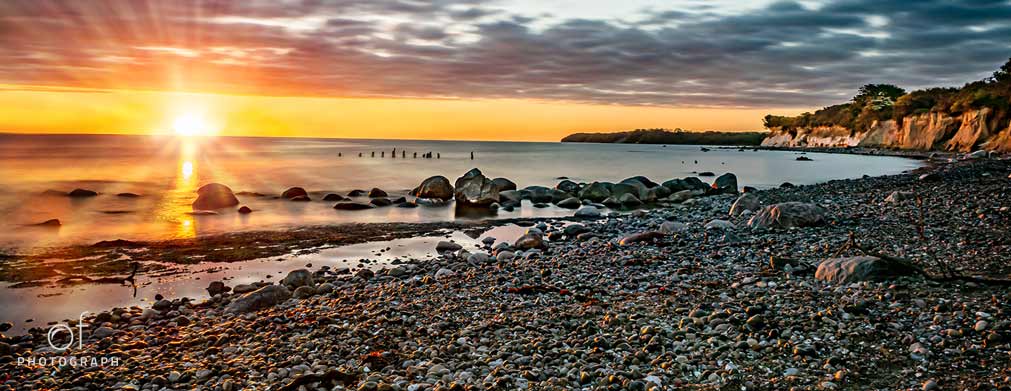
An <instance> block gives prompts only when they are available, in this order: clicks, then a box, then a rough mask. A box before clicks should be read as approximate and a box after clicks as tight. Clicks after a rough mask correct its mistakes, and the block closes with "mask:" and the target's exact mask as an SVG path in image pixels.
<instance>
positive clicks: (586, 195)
mask: <svg viewBox="0 0 1011 391" xmlns="http://www.w3.org/2000/svg"><path fill="white" fill-rule="evenodd" d="M611 186H612V185H611V184H609V183H604V182H593V183H591V184H589V185H588V186H586V188H585V189H583V190H581V191H580V192H579V198H580V199H584V200H590V201H593V202H601V201H603V200H604V199H605V198H607V197H610V196H611Z"/></svg>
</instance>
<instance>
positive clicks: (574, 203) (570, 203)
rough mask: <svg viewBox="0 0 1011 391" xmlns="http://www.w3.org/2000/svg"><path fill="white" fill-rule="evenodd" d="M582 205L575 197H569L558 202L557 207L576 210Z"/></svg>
mask: <svg viewBox="0 0 1011 391" xmlns="http://www.w3.org/2000/svg"><path fill="white" fill-rule="evenodd" d="M582 205H583V204H582V203H581V202H580V201H579V199H578V198H576V197H569V198H566V199H564V200H561V201H559V202H558V207H559V208H565V209H576V208H578V207H580V206H582Z"/></svg>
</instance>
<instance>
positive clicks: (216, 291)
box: [207, 281, 229, 297]
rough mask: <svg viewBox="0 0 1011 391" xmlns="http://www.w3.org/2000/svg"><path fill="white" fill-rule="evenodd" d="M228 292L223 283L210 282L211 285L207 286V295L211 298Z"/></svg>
mask: <svg viewBox="0 0 1011 391" xmlns="http://www.w3.org/2000/svg"><path fill="white" fill-rule="evenodd" d="M228 291H229V288H228V287H227V286H225V283H224V282H221V281H211V283H210V284H208V285H207V294H208V295H210V296H211V297H214V296H217V295H220V294H223V293H226V292H228Z"/></svg>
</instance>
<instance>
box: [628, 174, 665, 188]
mask: <svg viewBox="0 0 1011 391" xmlns="http://www.w3.org/2000/svg"><path fill="white" fill-rule="evenodd" d="M632 182H637V183H640V184H642V185H643V186H646V187H647V188H652V187H657V186H660V185H659V184H658V183H656V182H653V181H651V180H649V178H646V177H645V176H642V175H637V176H634V177H630V178H625V179H623V180H622V181H621V183H632Z"/></svg>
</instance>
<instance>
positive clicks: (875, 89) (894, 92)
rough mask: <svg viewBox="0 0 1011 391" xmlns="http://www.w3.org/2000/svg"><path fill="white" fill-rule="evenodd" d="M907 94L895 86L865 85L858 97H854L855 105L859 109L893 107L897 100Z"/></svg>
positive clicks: (858, 92)
mask: <svg viewBox="0 0 1011 391" xmlns="http://www.w3.org/2000/svg"><path fill="white" fill-rule="evenodd" d="M905 94H906V90H904V89H902V88H900V87H898V86H896V85H894V84H864V86H863V87H860V90H859V91H857V96H854V97H853V103H856V105H857V106H859V107H865V106H875V107H881V106H891V105H892V103H894V102H895V100H896V99H899V97H900V96H902V95H905Z"/></svg>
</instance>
